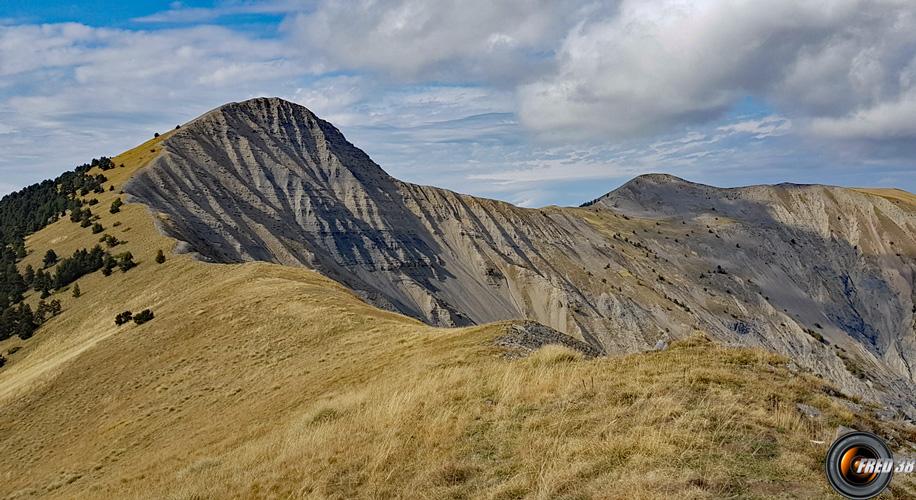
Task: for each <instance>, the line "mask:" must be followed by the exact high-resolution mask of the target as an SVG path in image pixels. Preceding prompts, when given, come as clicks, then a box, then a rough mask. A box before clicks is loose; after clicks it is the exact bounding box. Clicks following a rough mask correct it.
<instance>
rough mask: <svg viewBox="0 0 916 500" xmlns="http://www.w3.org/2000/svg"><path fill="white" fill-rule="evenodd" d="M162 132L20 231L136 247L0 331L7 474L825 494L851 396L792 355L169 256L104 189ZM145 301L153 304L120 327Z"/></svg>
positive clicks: (402, 490)
mask: <svg viewBox="0 0 916 500" xmlns="http://www.w3.org/2000/svg"><path fill="white" fill-rule="evenodd" d="M157 144H158V141H155V140H154V141H150V142H148V143H146V144H144V145H141V146H140V147H138V148H136V149H134V150H132V151H130V152H127V153H125V154H123V155H121V156H119V157H116V158H115V159H114V161H115V163H116V164H121V163H124V164H125V167H124V168H117V169H115V170H110V171H108V172H106V175H107V176H108V177H109V179H110V182H109V183H108V184H106V189H107V187H108V185H109V184H113V185H114V186H115V190H114V191H110V192H109V191H106V193H105V194H103V195H90V196H89V197H87V198H90V197H92V196H95V197H97V198H98V199H99V204H98V205H97V206H96V207H98V208H97V209H96V208H94V209H93V212H94V213H96V214H98V215H99V216H100V218H99V221H98V222H99V223H101V224H102V225H103V226H104V227H105V232H104V233H101V234H92V233H91V231H90V229H88V228H81V227H79V224H75V223H72V222H70V221H69V220H62V221H59V222H56V223H54V224H53V225H51V226H49V227H47V228H45V229H44V230H42V231H40V232H39V233H37V234H35V235H33V236H32V237H30V238H29V239H28V241H27V245H28V249H29V251H30V252H31V253H30V255H29V256H28V257H27V258H26V259H25V260H24V261H23V262H22V265H23V266H25V265H26V264H32V265H34V266H36V267H37V266H38V263H39V262H40V259H41V257H42V255H43V254H44V252H45V251H46V250H47V249H48V248H53V249H54V250H55V251H56V252H57V253H58V255H61V256H64V255H69V254H70V253H72V252H73V251H74V250H76V249H79V248H89V247H91V246H92V245H94V244H96V243H97V242H98V240H99V238H100V237H101V236H102V235H103V234H106V233H107V234H111V235H113V236H115V237H117V238H118V239H120V240H125V241H126V243H124V244H122V245H119V246H118V247H115V248H114V249H112V252H113V253H116V252H123V251H130V252H131V253H133V254H134V256H135V258H136V259H135V260H137V261H138V262H139V266H138V267H137V268H135V269H132V270H130V271H128V272H126V273H122V272H120V271H115V272H114V273H113V274H112V275H111V276H109V277H105V276H103V275H102V274H101V273H100V272H96V273H93V274H91V275H89V276H85V277H83V278H81V279H80V280H79V281H78V283H79V285H80V288H81V291H82V295H81V296H80V297H79V298H74V297H72V294H71V290H70V289H68V290H63V291H60V292H58V293H56V294H55V296H54V298H59V299H60V300H61V301H62V303H63V307H64V311H63V313H62V314H61V315H60V316H57V317H55V318H53V319H52V320H50V321H49V322H48V323H46V324H45V325H44V326H43V327H42V328H41V329H40V330H39V331H38V333H37V334H36V336H35V337H33V338H32V339H29V340H27V341H20V340H19V339H10V340H8V341H5V342H3V343H0V352H3V353H8V352H9V351H10V350H14V351H15V352H14V353H12V354H9V355H7V358H8V359H9V360H10V361H9V363H8V364H7V365H6V366H5V367H3V368H0V479H2V480H0V497H6V496H10V497H29V496H50V497H59V498H101V497H107V498H111V497H116V498H122V497H128V498H130V497H134V498H213V497H252V498H273V497H284V498H285V497H332V498H352V497H390V496H404V497H427V498H442V497H468V496H473V497H485V498H519V497H536V498H555V497H567V498H573V497H576V498H581V497H626V498H663V497H680V498H721V497H725V496H745V497H760V498H770V497H774V496H775V497H779V496H784V497H785V496H793V497H798V496H800V497H811V498H821V497H824V496H826V495H828V494H829V489H828V487H827V484H826V481H825V480H824V479H823V477H822V476H823V475H822V472H821V467H822V465H821V462H820V461H821V460H822V456H823V455H824V452H825V450H826V447H827V446H828V445H829V442H830V440H831V439H832V438H833V436H834V433H835V428H836V426H837V425H849V426H852V425H853V424H857V423H858V421H857V416H856V414H855V413H854V412H857V411H860V409H861V410H862V411H864V410H865V409H864V408H860V407H857V406H856V405H854V404H852V403H851V402H849V401H847V400H845V399H843V398H841V397H837V396H836V395H831V394H835V393H833V391H832V390H831V389H830V388H829V387H828V386H826V385H825V384H824V383H823V382H821V381H820V380H818V379H816V378H814V377H813V376H810V375H807V374H803V373H795V372H793V371H792V370H790V368H789V364H788V363H787V361H786V360H785V359H782V358H779V357H777V356H774V355H771V354H766V353H763V352H760V351H753V350H736V349H724V348H720V347H717V346H715V345H713V344H710V343H708V342H707V341H705V340H704V339H703V338H702V337H695V338H693V339H691V340H689V341H684V342H681V343H678V344H676V345H674V346H673V347H672V348H671V349H669V350H667V351H663V352H657V353H645V354H636V355H630V356H624V357H610V358H601V359H593V360H587V359H583V358H582V357H581V356H580V355H578V354H577V353H575V352H572V351H568V350H565V349H563V348H559V347H546V348H542V349H541V350H539V351H537V352H535V353H534V354H533V355H531V356H530V357H527V358H522V359H512V358H509V357H507V356H505V353H504V352H503V351H501V350H500V349H499V348H497V347H496V346H495V345H494V343H493V340H494V339H495V338H496V337H497V336H499V335H501V334H502V333H503V332H504V331H505V328H506V325H505V324H494V325H487V326H482V327H474V328H466V329H457V330H443V329H435V328H431V327H428V326H425V325H423V324H421V323H419V322H417V321H414V320H412V319H408V318H405V317H403V316H400V315H396V314H392V313H388V312H384V311H380V310H378V309H375V308H373V307H370V306H368V305H366V304H364V303H363V302H361V301H360V300H359V299H358V298H357V297H356V296H354V295H353V294H352V293H350V292H349V291H348V290H346V289H344V288H343V287H342V286H340V285H338V284H337V283H334V282H332V281H330V280H328V279H326V278H324V277H322V276H321V275H319V274H317V273H315V272H312V271H310V270H307V269H301V268H289V267H282V266H277V265H271V264H265V263H249V264H238V265H217V264H204V263H200V262H197V261H194V260H193V259H191V258H190V257H188V256H179V255H172V254H171V253H170V250H171V249H172V248H173V246H174V243H175V242H174V241H173V240H170V239H168V238H165V237H163V236H161V235H160V234H159V233H158V232H157V231H156V229H155V227H154V223H153V218H152V216H150V214H149V213H148V211H147V210H146V209H145V207H143V206H140V205H132V204H128V205H125V206H124V207H122V209H121V212H119V213H117V214H110V213H109V212H108V209H107V208H108V206H109V205H110V204H111V202H112V201H113V200H114V199H115V198H116V197H117V196H118V190H119V188H120V186H121V185H122V184H123V182H124V181H125V180H126V179H127V178H128V177H129V176H130V175H131V174H132V173H133V172H135V171H136V170H137V169H138V168H142V166H143V165H144V164H145V163H146V162H147V161H148V160H149V159H150V158H151V157H152V156H153V155H155V152H156V150H157V148H158V146H157ZM159 249H163V250H164V251H165V253H166V255H167V256H168V259H167V260H166V262H165V263H163V264H157V263H155V262H154V257H155V254H156V252H157V250H159ZM71 287H72V285H71ZM28 300H31V301H35V300H37V297H29V298H28ZM144 308H152V309H153V311H154V312H155V315H156V317H155V319H154V320H152V321H151V322H149V323H146V324H144V325H140V326H137V325H134V324H132V323H131V324H128V325H125V326H120V327H118V326H115V324H114V321H113V319H114V316H115V315H116V314H117V313H119V312H121V311H123V310H125V309H130V310H132V311H134V312H137V311H139V310H141V309H144ZM17 348H18V350H17ZM797 403H805V404H808V405H811V406H813V407H816V408H818V409H819V411H820V412H821V413H822V414H821V415H820V416H817V417H814V418H811V417H807V416H804V415H802V413H801V412H800V411H799V410H798V408H797V406H796V405H797ZM863 426H864V427H872V428H875V429H877V430H881V431H882V432H885V433H887V434H890V435H891V436H892V437H896V438H897V439H898V441H899V440H902V439H909V440H911V441H912V440H914V437H913V436H908V435H904V434H903V431H902V430H900V429H898V428H897V427H896V426H888V425H883V426H877V425H876V424H875V422H873V421H870V420H867V421H865V422H864V424H857V425H856V427H860V428H862V427H863ZM894 488H895V490H894V491H893V492H892V495H893V496H894V497H906V496H913V495H916V489H914V487H913V486H912V484H908V483H904V482H902V481H900V480H895V486H894Z"/></svg>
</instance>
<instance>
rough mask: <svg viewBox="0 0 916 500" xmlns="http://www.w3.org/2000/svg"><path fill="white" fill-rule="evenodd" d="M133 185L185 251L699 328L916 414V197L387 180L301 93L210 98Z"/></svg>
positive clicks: (580, 322)
mask: <svg viewBox="0 0 916 500" xmlns="http://www.w3.org/2000/svg"><path fill="white" fill-rule="evenodd" d="M162 146H163V150H162V153H161V154H160V155H159V156H158V157H157V158H156V159H154V160H153V161H152V163H151V164H150V165H149V166H148V167H147V168H145V169H143V170H142V171H140V172H138V173H137V174H136V175H134V177H133V178H132V179H131V180H130V181H129V182H128V184H127V185H126V186H125V188H124V190H125V192H126V193H127V194H128V195H130V197H131V201H137V202H141V203H144V204H146V205H148V206H149V207H151V208H152V209H153V210H154V211H155V212H157V213H159V214H161V220H160V223H161V226H162V230H163V231H165V232H166V233H167V234H168V235H169V236H172V237H174V238H176V239H178V240H180V241H182V242H184V243H183V247H184V250H185V251H188V252H193V253H196V254H197V255H199V256H200V258H202V259H205V260H208V261H214V262H239V261H248V260H263V261H270V262H277V263H281V264H286V265H305V266H309V267H313V268H315V269H317V270H319V271H321V272H322V273H324V274H326V275H327V276H329V277H331V278H333V279H335V280H337V281H339V282H341V283H343V284H345V285H346V286H348V287H350V288H351V289H353V290H355V291H356V292H357V293H359V294H360V295H361V296H362V297H363V298H364V299H366V300H367V301H369V302H371V303H373V304H376V305H379V306H381V307H384V308H388V309H392V310H396V311H399V312H402V313H405V314H407V315H410V316H413V317H416V318H418V319H421V320H423V321H425V322H427V323H430V324H435V325H444V326H452V325H467V324H475V323H484V322H489V321H496V320H503V319H522V318H524V319H531V320H535V321H538V322H540V323H543V324H545V325H547V326H550V327H552V328H554V329H556V330H559V331H561V332H564V333H567V334H570V335H572V336H575V337H578V338H580V339H582V340H584V341H585V342H588V343H589V344H591V345H592V346H594V347H595V348H597V349H600V350H602V351H605V352H625V351H635V350H640V349H646V348H651V347H652V346H654V345H655V343H656V342H657V341H658V340H660V339H666V340H667V339H671V338H679V337H684V336H686V335H689V334H690V333H691V332H693V331H695V330H702V331H705V332H707V333H708V334H710V335H711V336H713V337H715V338H717V339H718V340H720V341H722V342H726V343H734V344H744V345H758V346H763V347H766V348H769V349H772V350H774V351H776V352H779V353H782V354H785V355H788V356H790V357H791V358H792V359H794V360H795V361H796V362H797V363H798V364H799V365H801V366H802V367H806V368H809V369H812V370H815V371H816V372H818V373H820V374H822V375H824V376H826V377H828V378H830V379H831V380H833V381H834V382H836V383H837V384H838V385H839V386H840V387H842V388H843V389H844V390H846V391H849V392H850V393H852V394H857V395H860V396H863V397H872V396H877V397H879V398H880V399H881V400H882V401H884V402H887V403H890V404H892V405H894V406H895V407H897V408H899V409H900V410H901V411H903V412H905V413H908V414H909V415H911V416H913V415H916V408H914V403H916V401H914V398H913V396H912V389H911V388H912V383H913V381H914V378H916V339H914V326H916V325H914V305H913V304H914V301H916V292H914V290H916V260H914V256H916V207H914V206H913V205H911V204H909V203H907V202H905V201H900V200H897V201H894V200H892V199H888V198H884V197H881V196H877V195H873V194H868V193H863V192H859V191H855V190H850V189H844V188H836V187H827V186H819V185H776V186H751V187H746V188H733V189H722V188H715V187H711V186H704V185H701V184H695V183H691V182H688V181H685V180H683V179H678V178H676V177H673V176H668V175H662V174H652V175H646V176H640V177H638V178H636V179H634V180H632V181H630V182H628V183H627V184H625V185H623V186H621V187H620V188H619V189H617V190H615V191H613V192H611V193H608V194H607V195H605V196H603V197H601V198H599V199H598V200H596V201H595V202H594V203H593V204H592V205H590V206H588V207H586V208H558V207H548V208H543V209H525V208H520V207H515V206H512V205H510V204H507V203H503V202H499V201H493V200H487V199H481V198H475V197H472V196H467V195H461V194H458V193H454V192H451V191H447V190H443V189H438V188H433V187H428V186H418V185H414V184H409V183H405V182H402V181H399V180H397V179H394V178H392V177H391V176H389V175H388V174H387V173H385V172H384V170H382V169H381V167H379V166H378V165H377V164H375V163H374V162H373V161H372V160H371V159H370V158H369V157H368V156H367V155H366V154H365V153H364V152H362V151H361V150H359V149H358V148H356V147H355V146H353V145H352V144H350V143H349V142H348V141H347V140H346V139H345V138H344V136H343V135H342V134H341V133H340V132H339V131H338V130H337V129H336V128H335V127H334V126H333V125H331V124H329V123H327V122H325V121H323V120H321V119H319V118H318V117H316V116H315V115H314V114H313V113H311V112H310V111H308V110H307V109H306V108H304V107H302V106H299V105H296V104H293V103H290V102H286V101H283V100H280V99H276V98H260V99H253V100H250V101H245V102H241V103H231V104H228V105H225V106H222V107H220V108H217V109H215V110H213V111H211V112H209V113H207V114H205V115H203V116H201V117H200V118H198V119H196V120H193V121H192V122H190V123H188V124H186V125H185V126H183V127H182V128H181V129H180V130H178V131H176V132H175V133H174V134H173V135H171V136H170V137H168V138H167V139H166V140H164V141H163V143H162Z"/></svg>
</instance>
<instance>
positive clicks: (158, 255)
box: [156, 250, 165, 264]
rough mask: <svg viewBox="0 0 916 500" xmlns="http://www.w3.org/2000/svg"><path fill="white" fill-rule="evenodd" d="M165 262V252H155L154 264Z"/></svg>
mask: <svg viewBox="0 0 916 500" xmlns="http://www.w3.org/2000/svg"><path fill="white" fill-rule="evenodd" d="M164 262H165V254H164V253H162V250H159V251H158V252H156V264H162V263H164Z"/></svg>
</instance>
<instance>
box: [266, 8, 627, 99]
mask: <svg viewBox="0 0 916 500" xmlns="http://www.w3.org/2000/svg"><path fill="white" fill-rule="evenodd" d="M613 3H614V2H593V1H587V0H576V1H571V2H554V1H550V0H509V1H501V2H494V1H492V0H391V1H375V0H343V1H341V0H323V1H320V2H317V5H316V6H315V8H314V9H313V10H312V11H310V12H307V13H300V14H297V15H295V16H293V17H291V18H290V19H288V20H287V22H286V23H285V26H284V31H285V32H286V33H287V34H288V35H289V36H290V37H291V39H292V40H293V41H294V45H296V46H299V47H302V48H303V49H302V56H303V57H306V58H315V57H322V58H323V61H324V63H325V65H326V67H327V68H330V69H341V68H342V69H370V70H374V71H379V72H381V73H384V74H386V75H387V76H388V77H391V78H393V79H395V80H401V81H404V80H409V81H431V80H442V79H445V80H451V81H468V80H472V79H481V80H486V81H509V82H514V81H517V80H518V79H519V78H522V77H524V76H525V75H529V74H531V73H532V72H537V71H540V70H541V67H542V66H544V65H545V64H547V63H549V60H548V58H547V57H544V55H543V53H542V52H543V51H546V52H547V54H548V55H549V53H550V52H552V51H553V49H554V47H555V45H556V43H557V42H558V40H560V39H561V38H562V37H563V36H564V35H565V34H566V32H567V31H568V29H569V28H570V27H571V26H572V25H574V24H575V23H576V22H577V21H578V20H579V19H581V18H583V17H586V16H588V15H591V14H594V13H597V12H606V11H608V9H609V7H608V5H613Z"/></svg>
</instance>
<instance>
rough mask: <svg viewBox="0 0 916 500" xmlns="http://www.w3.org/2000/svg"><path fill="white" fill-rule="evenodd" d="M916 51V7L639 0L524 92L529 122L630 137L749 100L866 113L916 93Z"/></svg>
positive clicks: (587, 26)
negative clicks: (913, 90) (914, 63)
mask: <svg viewBox="0 0 916 500" xmlns="http://www.w3.org/2000/svg"><path fill="white" fill-rule="evenodd" d="M914 49H916V4H914V3H912V2H908V1H900V0H872V1H864V0H837V1H834V2H829V3H828V4H824V3H823V2H813V1H797V0H773V1H768V2H759V1H750V0H706V1H701V2H685V1H681V0H627V1H625V2H624V3H623V5H622V6H621V11H620V13H619V15H616V16H612V17H609V18H605V19H601V20H596V21H583V23H582V24H580V25H579V26H578V27H577V28H576V29H575V30H573V31H572V32H571V33H570V34H569V35H568V36H567V37H566V39H565V40H564V42H563V44H562V46H561V48H560V49H559V51H558V53H557V56H556V58H557V64H558V67H557V70H556V72H555V73H553V74H551V75H549V76H546V77H543V78H541V79H539V80H538V81H536V82H533V83H530V84H528V85H525V86H523V87H522V88H521V89H520V100H521V117H522V120H523V122H524V123H525V124H526V125H528V126H529V127H531V128H533V129H535V130H539V131H544V132H549V133H554V134H555V133H557V132H558V131H559V132H565V133H566V134H567V135H568V136H573V137H583V136H585V137H588V136H590V137H602V138H619V137H626V136H634V135H643V134H655V133H658V132H660V131H665V130H671V129H672V128H675V127H678V126H683V125H688V124H695V123H703V122H708V121H711V120H715V119H719V118H720V117H721V116H722V115H723V114H724V113H725V112H726V111H728V110H729V109H731V108H732V106H734V105H735V103H736V102H737V101H738V100H740V99H743V98H745V97H747V96H755V97H757V98H758V99H761V100H765V101H767V102H770V103H771V104H772V105H773V106H775V107H776V109H777V111H780V112H781V113H783V114H787V115H790V117H791V118H800V119H806V118H814V119H819V118H830V117H835V116H842V115H845V114H847V113H853V114H855V113H857V112H859V111H861V110H868V109H871V108H873V107H876V106H878V107H879V108H880V107H881V106H883V105H885V104H887V103H892V102H895V101H897V100H899V99H900V96H901V95H903V94H904V93H906V92H908V91H909V90H910V89H911V88H912V87H913V86H914V84H916V82H914V81H913V78H911V75H912V71H909V70H905V68H906V67H907V64H909V63H911V62H912V61H913V58H914V54H916V51H914ZM910 67H912V66H910ZM862 123H863V124H864V123H867V121H866V122H862Z"/></svg>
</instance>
